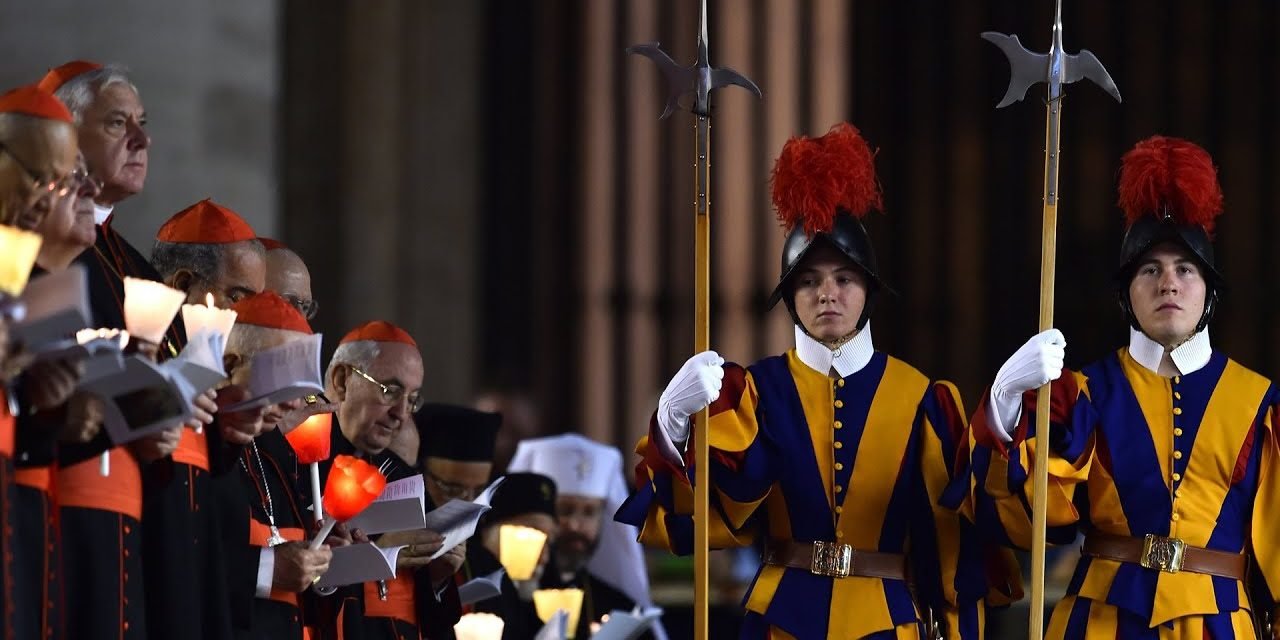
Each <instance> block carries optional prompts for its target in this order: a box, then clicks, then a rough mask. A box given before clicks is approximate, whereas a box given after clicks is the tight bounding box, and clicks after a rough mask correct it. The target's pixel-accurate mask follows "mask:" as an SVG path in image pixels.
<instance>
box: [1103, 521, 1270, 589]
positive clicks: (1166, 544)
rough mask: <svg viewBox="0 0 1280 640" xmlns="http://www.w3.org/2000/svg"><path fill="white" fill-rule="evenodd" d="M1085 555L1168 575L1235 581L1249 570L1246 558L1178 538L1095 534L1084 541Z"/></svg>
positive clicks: (1148, 535)
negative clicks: (1127, 563)
mask: <svg viewBox="0 0 1280 640" xmlns="http://www.w3.org/2000/svg"><path fill="white" fill-rule="evenodd" d="M1084 555H1086V556H1093V557H1095V558H1103V559H1106V560H1115V561H1118V562H1132V563H1134V564H1139V565H1142V566H1144V567H1146V568H1148V569H1159V570H1160V571H1164V572H1165V573H1178V572H1179V571H1190V572H1191V573H1203V574H1208V575H1211V576H1222V577H1223V578H1233V579H1235V580H1244V579H1245V571H1246V569H1247V567H1248V560H1247V559H1246V558H1245V556H1244V554H1240V553H1228V552H1226V551H1214V550H1213V549H1204V548H1201V547H1193V546H1191V545H1189V544H1187V543H1185V542H1183V541H1182V540H1180V539H1178V538H1166V537H1164V536H1157V535H1152V534H1147V536H1146V537H1145V538H1133V537H1130V536H1118V535H1114V534H1110V533H1099V532H1093V533H1090V534H1089V535H1088V536H1086V537H1085V540H1084Z"/></svg>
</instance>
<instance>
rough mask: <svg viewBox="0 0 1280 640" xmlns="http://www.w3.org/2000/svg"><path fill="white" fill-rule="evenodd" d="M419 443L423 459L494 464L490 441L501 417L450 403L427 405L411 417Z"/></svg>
mask: <svg viewBox="0 0 1280 640" xmlns="http://www.w3.org/2000/svg"><path fill="white" fill-rule="evenodd" d="M413 419H414V422H415V423H416V424H417V425H418V433H419V434H421V440H422V444H421V447H422V456H421V457H422V458H424V459H425V458H444V459H446V460H457V461H460V462H493V441H494V439H495V438H497V436H498V427H499V426H501V425H502V414H500V413H487V412H484V411H477V410H475V409H472V408H470V407H463V406H458V405H452V404H427V405H424V406H423V407H422V408H421V409H419V410H418V412H417V413H416V414H414V416H413Z"/></svg>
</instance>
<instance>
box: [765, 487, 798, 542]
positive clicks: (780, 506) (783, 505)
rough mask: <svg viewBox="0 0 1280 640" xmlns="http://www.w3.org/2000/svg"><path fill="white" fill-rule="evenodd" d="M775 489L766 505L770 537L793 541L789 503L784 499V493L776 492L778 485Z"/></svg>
mask: <svg viewBox="0 0 1280 640" xmlns="http://www.w3.org/2000/svg"><path fill="white" fill-rule="evenodd" d="M774 489H775V491H773V492H772V493H770V494H769V498H768V502H767V503H766V504H765V512H766V513H767V514H768V516H769V535H770V537H773V538H777V539H779V540H792V539H794V538H792V536H791V516H790V515H789V514H788V512H787V501H786V500H784V499H783V498H782V492H781V491H777V490H776V489H777V485H774Z"/></svg>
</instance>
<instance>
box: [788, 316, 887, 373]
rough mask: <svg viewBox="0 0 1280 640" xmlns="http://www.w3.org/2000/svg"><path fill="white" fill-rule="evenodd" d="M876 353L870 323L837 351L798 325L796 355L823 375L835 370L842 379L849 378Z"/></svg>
mask: <svg viewBox="0 0 1280 640" xmlns="http://www.w3.org/2000/svg"><path fill="white" fill-rule="evenodd" d="M875 352H876V347H875V345H874V344H872V342H871V323H870V322H867V324H866V325H865V326H864V327H862V330H861V331H859V332H858V333H857V334H855V335H854V336H853V339H851V340H849V341H848V342H846V343H844V344H842V345H840V347H839V348H837V349H836V350H835V351H832V350H831V349H829V348H827V345H825V344H822V343H821V342H818V341H817V340H814V339H813V338H811V337H810V336H809V334H807V333H805V332H804V329H801V328H800V325H796V355H797V356H799V358H800V362H803V363H805V364H806V365H808V366H809V368H810V369H813V370H814V371H819V372H821V373H822V374H823V375H827V374H828V373H829V372H830V371H831V370H832V369H835V370H836V373H838V374H840V377H841V378H847V377H849V376H851V375H853V374H855V373H857V372H859V371H861V370H862V368H863V367H865V366H867V363H868V362H871V356H872V354H874V353H875Z"/></svg>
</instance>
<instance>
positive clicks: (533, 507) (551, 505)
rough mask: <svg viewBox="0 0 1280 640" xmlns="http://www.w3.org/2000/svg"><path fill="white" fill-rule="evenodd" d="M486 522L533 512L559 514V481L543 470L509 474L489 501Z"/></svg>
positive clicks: (552, 515) (550, 514)
mask: <svg viewBox="0 0 1280 640" xmlns="http://www.w3.org/2000/svg"><path fill="white" fill-rule="evenodd" d="M489 506H491V507H493V508H492V509H491V510H490V511H489V512H488V513H486V514H485V519H486V523H493V522H496V521H498V520H506V519H507V518H514V517H516V516H522V515H526V514H530V513H545V514H547V515H549V516H551V517H552V518H554V517H556V483H555V481H554V480H552V479H551V478H548V477H547V476H544V475H542V474H540V473H508V474H507V475H506V479H505V480H503V481H502V484H500V485H498V489H497V490H496V491H494V492H493V498H492V499H491V500H490V501H489Z"/></svg>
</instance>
